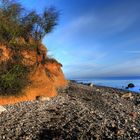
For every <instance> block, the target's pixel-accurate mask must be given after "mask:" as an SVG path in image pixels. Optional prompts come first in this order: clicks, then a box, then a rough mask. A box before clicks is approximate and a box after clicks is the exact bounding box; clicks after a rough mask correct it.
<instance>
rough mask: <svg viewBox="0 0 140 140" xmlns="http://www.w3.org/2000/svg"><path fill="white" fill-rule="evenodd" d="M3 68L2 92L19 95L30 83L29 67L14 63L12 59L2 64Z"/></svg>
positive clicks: (0, 80)
mask: <svg viewBox="0 0 140 140" xmlns="http://www.w3.org/2000/svg"><path fill="white" fill-rule="evenodd" d="M1 66H3V70H2V71H0V72H1V73H0V94H1V95H18V94H19V93H20V94H21V91H22V89H23V88H24V87H25V86H27V84H28V83H29V80H28V72H29V70H28V68H27V67H25V66H24V65H22V64H12V63H11V62H10V61H9V62H7V63H3V64H1Z"/></svg>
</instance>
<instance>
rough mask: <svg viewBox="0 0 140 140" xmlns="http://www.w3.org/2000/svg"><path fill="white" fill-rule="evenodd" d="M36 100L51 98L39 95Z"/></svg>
mask: <svg viewBox="0 0 140 140" xmlns="http://www.w3.org/2000/svg"><path fill="white" fill-rule="evenodd" d="M36 100H38V101H50V98H49V97H46V96H37V97H36Z"/></svg>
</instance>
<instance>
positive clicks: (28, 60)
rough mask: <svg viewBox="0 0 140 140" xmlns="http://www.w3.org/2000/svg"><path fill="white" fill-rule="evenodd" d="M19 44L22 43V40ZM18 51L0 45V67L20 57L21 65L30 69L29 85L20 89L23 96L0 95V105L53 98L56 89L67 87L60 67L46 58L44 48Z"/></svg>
mask: <svg viewBox="0 0 140 140" xmlns="http://www.w3.org/2000/svg"><path fill="white" fill-rule="evenodd" d="M20 42H21V43H24V40H21V41H20ZM30 43H32V40H30ZM21 46H22V45H21ZM16 49H17V48H16ZM19 50H20V49H18V51H16V50H14V48H10V47H7V46H6V45H2V44H1V45H0V65H1V64H2V63H3V62H7V61H9V60H10V61H12V62H14V61H15V59H18V58H16V57H18V56H20V57H22V60H21V63H22V64H23V65H25V66H27V67H29V68H31V70H30V72H29V74H28V79H29V80H30V83H29V84H28V85H27V86H26V87H25V88H24V89H22V92H23V94H21V95H19V96H14V95H10V96H1V95H0V105H3V104H12V103H16V102H21V101H29V100H35V99H36V97H37V96H47V97H54V96H56V95H57V92H56V89H57V88H59V87H64V86H66V85H67V81H66V79H65V76H64V74H63V72H62V70H61V67H62V65H61V64H60V63H58V62H57V61H56V60H55V59H50V58H48V57H47V49H46V48H45V46H43V45H42V44H40V45H38V47H37V48H36V49H22V50H20V51H19ZM17 54H18V55H17ZM15 56H16V57H15Z"/></svg>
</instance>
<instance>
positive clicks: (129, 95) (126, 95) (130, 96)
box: [122, 92, 132, 98]
mask: <svg viewBox="0 0 140 140" xmlns="http://www.w3.org/2000/svg"><path fill="white" fill-rule="evenodd" d="M122 98H132V93H131V92H129V93H126V94H123V95H122Z"/></svg>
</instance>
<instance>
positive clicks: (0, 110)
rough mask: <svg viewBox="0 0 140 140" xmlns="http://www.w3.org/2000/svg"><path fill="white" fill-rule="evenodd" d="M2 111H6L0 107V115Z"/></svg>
mask: <svg viewBox="0 0 140 140" xmlns="http://www.w3.org/2000/svg"><path fill="white" fill-rule="evenodd" d="M4 111H7V110H6V109H5V108H4V107H3V106H0V114H1V113H2V112H4Z"/></svg>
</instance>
